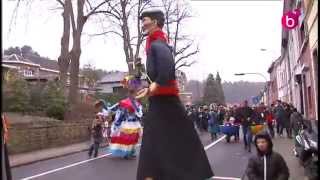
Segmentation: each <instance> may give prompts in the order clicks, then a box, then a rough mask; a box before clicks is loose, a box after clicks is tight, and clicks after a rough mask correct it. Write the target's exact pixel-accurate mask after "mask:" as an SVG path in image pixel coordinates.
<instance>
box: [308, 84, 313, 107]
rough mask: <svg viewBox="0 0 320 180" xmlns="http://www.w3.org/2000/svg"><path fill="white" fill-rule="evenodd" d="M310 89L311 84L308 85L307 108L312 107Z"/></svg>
mask: <svg viewBox="0 0 320 180" xmlns="http://www.w3.org/2000/svg"><path fill="white" fill-rule="evenodd" d="M311 93H312V91H311V86H308V102H309V103H308V105H309V109H312V94H311Z"/></svg>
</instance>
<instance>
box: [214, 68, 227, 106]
mask: <svg viewBox="0 0 320 180" xmlns="http://www.w3.org/2000/svg"><path fill="white" fill-rule="evenodd" d="M216 86H217V94H218V103H219V104H223V105H225V104H226V100H225V97H224V92H223V88H222V84H221V77H220V74H219V72H217V76H216Z"/></svg>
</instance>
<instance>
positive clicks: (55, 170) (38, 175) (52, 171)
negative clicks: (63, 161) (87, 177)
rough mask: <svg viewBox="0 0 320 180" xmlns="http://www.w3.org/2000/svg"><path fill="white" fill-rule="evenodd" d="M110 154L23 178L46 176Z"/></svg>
mask: <svg viewBox="0 0 320 180" xmlns="http://www.w3.org/2000/svg"><path fill="white" fill-rule="evenodd" d="M110 155H111V153H108V154H105V155H102V156H99V157H96V158H92V159H88V160H85V161H80V162H77V163H74V164H70V165H68V166H64V167H61V168H57V169H53V170H51V171H47V172H44V173H41V174H37V175H34V176H30V177H26V178H23V179H22V180H29V179H34V178H37V177H40V176H44V175H47V174H51V173H54V172H57V171H60V170H63V169H67V168H70V167H74V166H77V165H80V164H84V163H87V162H90V161H94V160H97V159H101V158H104V157H107V156H110Z"/></svg>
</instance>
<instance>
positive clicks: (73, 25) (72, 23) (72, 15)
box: [67, 0, 79, 37]
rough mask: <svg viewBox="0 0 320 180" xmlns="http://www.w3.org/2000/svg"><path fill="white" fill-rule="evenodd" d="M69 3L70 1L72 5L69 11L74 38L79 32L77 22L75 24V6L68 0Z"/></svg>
mask: <svg viewBox="0 0 320 180" xmlns="http://www.w3.org/2000/svg"><path fill="white" fill-rule="evenodd" d="M67 1H69V2H68V3H70V6H68V7H70V8H69V11H70V18H71V25H72V34H73V37H74V36H75V32H76V30H77V27H76V22H75V18H74V13H73V6H72V1H71V0H67ZM78 16H79V15H78Z"/></svg>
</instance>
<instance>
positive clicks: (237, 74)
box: [234, 73, 268, 82]
mask: <svg viewBox="0 0 320 180" xmlns="http://www.w3.org/2000/svg"><path fill="white" fill-rule="evenodd" d="M247 74H255V75H259V76H261V77H263V79H264V80H265V81H266V82H267V81H268V79H267V78H266V77H265V76H264V75H263V74H262V73H235V74H234V75H235V76H244V75H247Z"/></svg>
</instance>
